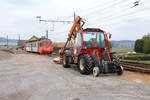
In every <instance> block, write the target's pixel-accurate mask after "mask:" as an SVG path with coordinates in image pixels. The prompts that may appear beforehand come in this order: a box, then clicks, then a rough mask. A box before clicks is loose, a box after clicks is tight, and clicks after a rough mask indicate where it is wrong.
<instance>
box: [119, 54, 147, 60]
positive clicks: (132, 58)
mask: <svg viewBox="0 0 150 100" xmlns="http://www.w3.org/2000/svg"><path fill="white" fill-rule="evenodd" d="M120 59H124V60H146V61H150V55H142V56H141V55H138V56H129V55H126V56H120Z"/></svg>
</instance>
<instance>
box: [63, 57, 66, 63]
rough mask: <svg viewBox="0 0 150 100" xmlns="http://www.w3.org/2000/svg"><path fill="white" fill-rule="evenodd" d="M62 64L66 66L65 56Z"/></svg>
mask: <svg viewBox="0 0 150 100" xmlns="http://www.w3.org/2000/svg"><path fill="white" fill-rule="evenodd" d="M63 64H64V65H65V64H66V57H65V56H64V57H63Z"/></svg>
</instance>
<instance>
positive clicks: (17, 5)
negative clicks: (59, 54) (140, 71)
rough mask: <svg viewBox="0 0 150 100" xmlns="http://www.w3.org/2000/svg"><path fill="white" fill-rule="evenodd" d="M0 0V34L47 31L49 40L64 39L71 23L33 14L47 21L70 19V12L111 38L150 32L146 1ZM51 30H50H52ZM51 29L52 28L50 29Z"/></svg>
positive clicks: (132, 37) (23, 36)
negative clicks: (135, 3)
mask: <svg viewBox="0 0 150 100" xmlns="http://www.w3.org/2000/svg"><path fill="white" fill-rule="evenodd" d="M135 1H137V0H0V7H1V9H0V13H1V15H0V37H6V35H8V36H9V38H12V39H13V38H14V39H18V34H20V36H21V39H29V38H30V37H31V36H32V35H36V36H38V37H41V36H43V35H45V31H46V30H49V38H50V39H52V40H53V41H57V42H59V41H65V40H66V38H67V34H68V32H69V30H70V28H71V26H72V23H54V27H53V23H45V22H40V23H39V21H38V19H37V18H36V16H42V19H49V20H50V19H51V20H66V21H67V20H69V21H72V20H73V13H74V12H75V13H76V15H78V16H80V17H81V18H83V19H85V20H86V24H85V26H84V28H86V27H97V28H101V29H103V30H105V31H106V32H110V33H111V34H112V40H136V39H137V38H141V37H142V36H143V35H144V34H146V33H148V32H150V0H140V5H139V6H136V7H133V6H134V4H133V3H134V2H135ZM53 29H54V30H53ZM52 30H53V31H52Z"/></svg>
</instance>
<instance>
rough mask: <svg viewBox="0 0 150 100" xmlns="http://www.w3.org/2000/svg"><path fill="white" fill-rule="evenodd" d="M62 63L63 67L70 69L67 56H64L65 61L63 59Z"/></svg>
mask: <svg viewBox="0 0 150 100" xmlns="http://www.w3.org/2000/svg"><path fill="white" fill-rule="evenodd" d="M62 63H63V67H64V68H69V67H70V66H69V57H66V56H65V54H64V55H63V59H62Z"/></svg>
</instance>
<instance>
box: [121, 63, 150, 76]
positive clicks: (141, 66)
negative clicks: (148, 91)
mask: <svg viewBox="0 0 150 100" xmlns="http://www.w3.org/2000/svg"><path fill="white" fill-rule="evenodd" d="M120 63H121V64H122V66H123V67H124V69H125V70H129V71H136V72H142V73H147V74H150V64H146V63H138V62H128V61H121V62H120Z"/></svg>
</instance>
